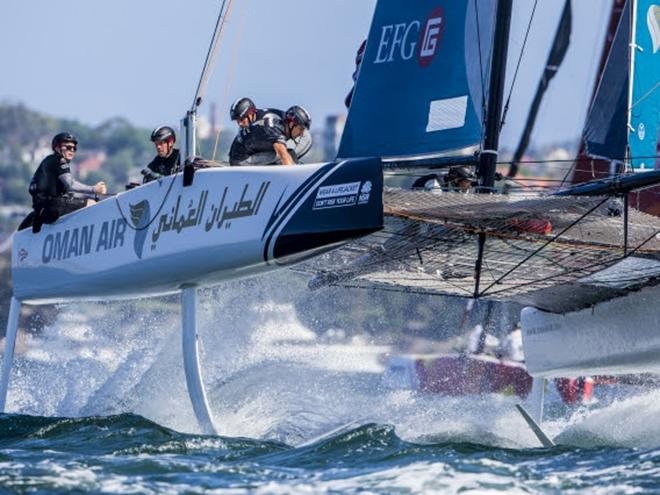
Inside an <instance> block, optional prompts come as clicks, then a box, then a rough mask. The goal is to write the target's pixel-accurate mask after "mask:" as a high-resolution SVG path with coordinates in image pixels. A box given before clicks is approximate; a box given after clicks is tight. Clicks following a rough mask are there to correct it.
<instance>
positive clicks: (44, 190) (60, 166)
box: [21, 132, 106, 232]
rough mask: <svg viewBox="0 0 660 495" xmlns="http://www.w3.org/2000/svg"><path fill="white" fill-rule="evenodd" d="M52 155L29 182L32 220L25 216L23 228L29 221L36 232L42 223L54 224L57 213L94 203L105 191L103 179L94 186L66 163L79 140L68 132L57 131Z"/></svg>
mask: <svg viewBox="0 0 660 495" xmlns="http://www.w3.org/2000/svg"><path fill="white" fill-rule="evenodd" d="M51 147H52V149H53V154H51V155H48V156H47V157H46V158H44V160H43V161H42V162H41V164H40V165H39V168H37V171H36V172H35V173H34V175H33V176H32V180H31V181H30V194H31V195H32V207H33V214H32V219H31V220H28V219H29V217H28V218H26V219H25V221H24V222H23V224H22V225H21V226H22V227H27V226H29V224H30V223H32V225H33V227H34V231H35V232H38V231H39V230H40V229H41V225H42V224H44V223H53V222H54V221H55V220H57V219H58V218H59V217H60V216H62V215H66V214H67V213H71V212H72V211H75V210H79V209H80V208H84V207H85V206H89V205H91V204H94V203H96V201H97V200H98V195H99V194H105V193H106V188H105V183H104V182H102V181H101V182H97V183H96V184H94V185H93V186H88V185H86V184H82V183H81V182H78V181H77V180H75V179H74V178H73V176H72V175H71V169H70V167H69V164H70V163H71V160H72V159H73V155H74V154H75V152H76V150H77V149H78V140H77V139H76V138H75V136H74V135H73V134H71V133H69V132H61V133H59V134H57V135H56V136H55V137H54V138H53V140H52V142H51Z"/></svg>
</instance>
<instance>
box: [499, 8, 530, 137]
mask: <svg viewBox="0 0 660 495" xmlns="http://www.w3.org/2000/svg"><path fill="white" fill-rule="evenodd" d="M538 3H539V0H534V8H533V9H532V15H530V16H529V23H528V24H527V32H525V39H524V40H523V44H522V47H521V48H520V56H519V57H518V63H517V64H516V70H515V72H514V73H513V80H512V81H511V89H510V90H509V96H508V97H507V99H506V104H505V105H504V110H503V111H502V120H501V122H500V129H501V128H502V127H504V123H505V122H506V114H507V113H508V112H509V104H510V103H511V96H512V95H513V88H514V86H515V85H516V79H517V78H518V71H519V70H520V64H521V62H522V58H523V54H524V53H525V46H526V45H527V38H528V37H529V33H530V31H531V29H532V22H533V21H534V15H535V14H536V7H537V6H538Z"/></svg>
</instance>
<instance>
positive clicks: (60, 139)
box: [51, 132, 78, 151]
mask: <svg viewBox="0 0 660 495" xmlns="http://www.w3.org/2000/svg"><path fill="white" fill-rule="evenodd" d="M62 143H73V144H75V145H76V146H78V140H77V139H76V136H74V135H73V134H71V133H70V132H60V133H59V134H56V135H55V137H54V138H53V141H52V142H51V148H52V149H53V151H55V148H56V147H57V146H59V145H60V144H62Z"/></svg>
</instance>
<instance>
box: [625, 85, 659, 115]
mask: <svg viewBox="0 0 660 495" xmlns="http://www.w3.org/2000/svg"><path fill="white" fill-rule="evenodd" d="M658 88H660V82H657V83H655V86H653V87H652V88H651V89H650V90H649V91H648V92H647V93H645V94H643V95H642V96H641V97H640V99H639V100H637V101H636V102H635V103H633V104H632V105H631V107H630V108H629V109H628V111H630V110H632V109H633V108H635V107H636V106H637V105H639V104H640V103H641V102H642V101H644V100H645V99H646V98H648V97H649V96H651V94H652V93H653V92H654V91H655V90H656V89H658Z"/></svg>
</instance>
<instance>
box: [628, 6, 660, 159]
mask: <svg viewBox="0 0 660 495" xmlns="http://www.w3.org/2000/svg"><path fill="white" fill-rule="evenodd" d="M636 7H637V8H636V22H635V39H634V44H635V45H636V49H635V54H634V59H633V78H632V103H631V107H630V128H629V137H628V139H629V145H630V156H631V162H632V166H633V169H635V170H636V171H644V170H652V169H654V168H659V167H658V165H657V164H658V161H657V159H656V155H657V149H658V137H659V136H658V135H659V133H660V1H658V0H655V1H653V0H637V6H636Z"/></svg>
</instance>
